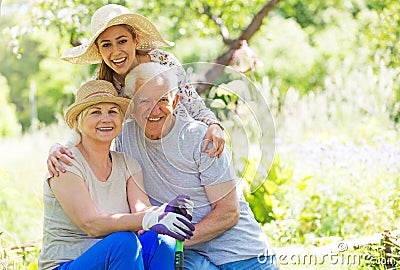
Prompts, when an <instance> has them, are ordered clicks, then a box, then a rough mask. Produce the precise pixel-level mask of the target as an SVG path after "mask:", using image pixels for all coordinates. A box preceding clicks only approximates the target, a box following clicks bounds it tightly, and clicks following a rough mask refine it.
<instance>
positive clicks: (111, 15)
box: [61, 4, 174, 64]
mask: <svg viewBox="0 0 400 270" xmlns="http://www.w3.org/2000/svg"><path fill="white" fill-rule="evenodd" d="M119 24H126V25H130V26H132V27H133V29H134V30H135V32H136V34H137V35H138V36H139V39H138V44H137V46H136V49H142V50H149V49H153V48H156V47H159V46H173V45H174V43H173V42H170V41H167V40H165V39H164V38H163V37H162V36H161V34H160V32H159V31H158V29H157V28H156V26H155V25H154V24H153V23H152V22H150V21H149V20H148V19H147V18H146V17H144V16H142V15H139V14H136V13H132V12H131V11H130V10H129V9H127V8H126V7H124V6H120V5H116V4H109V5H105V6H103V7H101V8H99V9H98V10H96V12H95V13H94V14H93V17H92V22H91V28H92V37H91V38H90V39H89V40H88V41H87V42H85V43H84V44H82V45H80V46H77V47H73V48H70V49H68V50H66V51H65V52H64V53H63V55H62V56H61V59H63V60H65V61H68V62H71V63H73V64H97V63H100V62H101V61H102V58H101V55H100V53H99V51H98V49H97V47H96V44H95V43H94V42H95V41H96V39H97V37H98V36H99V35H100V34H101V33H102V32H103V31H104V30H106V29H107V28H108V27H110V26H114V25H119Z"/></svg>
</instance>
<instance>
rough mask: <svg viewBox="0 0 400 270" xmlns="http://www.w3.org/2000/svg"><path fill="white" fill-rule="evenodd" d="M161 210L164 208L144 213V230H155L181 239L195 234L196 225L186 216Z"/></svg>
mask: <svg viewBox="0 0 400 270" xmlns="http://www.w3.org/2000/svg"><path fill="white" fill-rule="evenodd" d="M160 210H162V209H158V210H153V211H149V212H147V213H146V214H145V215H144V217H143V220H142V227H143V229H144V230H153V231H155V232H156V233H159V234H165V235H168V236H171V237H173V238H175V239H177V240H181V241H184V240H185V239H190V237H192V236H193V231H194V225H193V224H192V223H190V221H189V220H188V219H187V218H186V217H184V216H182V215H180V214H176V213H171V212H164V211H163V212H162V213H161V211H160Z"/></svg>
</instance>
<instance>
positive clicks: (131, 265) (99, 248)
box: [55, 231, 175, 270]
mask: <svg viewBox="0 0 400 270" xmlns="http://www.w3.org/2000/svg"><path fill="white" fill-rule="evenodd" d="M174 254H175V239H173V238H171V237H168V236H164V235H158V234H157V233H155V232H153V231H147V232H146V233H144V234H142V235H139V236H136V235H135V234H134V233H131V232H116V233H112V234H110V235H108V236H107V237H105V238H104V239H102V240H101V241H99V242H97V243H96V244H95V245H93V246H92V247H91V248H89V249H88V250H87V251H86V252H84V253H83V254H82V255H81V256H79V257H78V258H76V259H75V260H73V261H68V262H63V263H61V264H60V266H59V267H58V268H55V269H58V270H82V269H85V270H129V269H132V270H142V269H146V270H156V269H171V270H173V269H174Z"/></svg>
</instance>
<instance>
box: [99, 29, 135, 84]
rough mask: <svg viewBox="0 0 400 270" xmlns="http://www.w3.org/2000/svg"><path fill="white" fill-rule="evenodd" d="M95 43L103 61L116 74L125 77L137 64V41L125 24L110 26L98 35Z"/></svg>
mask: <svg viewBox="0 0 400 270" xmlns="http://www.w3.org/2000/svg"><path fill="white" fill-rule="evenodd" d="M96 44H97V47H98V49H99V52H100V54H101V57H102V58H103V60H104V62H105V63H106V64H107V66H109V67H110V68H111V69H113V70H114V71H115V72H116V73H117V74H118V75H121V76H123V77H125V75H126V74H127V73H128V72H129V71H130V70H131V69H132V68H133V67H135V66H136V65H137V60H136V44H137V42H136V39H135V38H134V37H133V34H132V32H131V31H129V29H128V28H127V26H125V25H114V26H110V27H109V28H107V29H106V30H104V32H103V33H101V34H100V35H99V37H98V38H97V40H96Z"/></svg>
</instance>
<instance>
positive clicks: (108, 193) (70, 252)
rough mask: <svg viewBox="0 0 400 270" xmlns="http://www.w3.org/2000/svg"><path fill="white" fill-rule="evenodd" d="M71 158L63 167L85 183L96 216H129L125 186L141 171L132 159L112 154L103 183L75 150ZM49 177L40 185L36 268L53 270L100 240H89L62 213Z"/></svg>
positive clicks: (120, 154)
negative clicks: (41, 206) (41, 212)
mask: <svg viewBox="0 0 400 270" xmlns="http://www.w3.org/2000/svg"><path fill="white" fill-rule="evenodd" d="M70 150H71V152H72V153H73V154H74V155H75V159H74V160H73V165H72V166H67V165H65V164H63V165H64V167H65V168H66V170H67V171H69V172H71V173H73V174H76V175H77V176H79V177H80V178H82V181H84V182H85V184H86V186H87V188H88V190H89V193H90V195H91V197H92V199H93V202H94V204H95V206H96V208H97V211H99V212H100V213H109V214H114V213H130V209H129V204H128V200H127V194H126V183H127V180H128V179H129V177H130V176H131V175H134V174H135V173H137V172H139V171H140V170H141V167H140V165H139V164H138V162H137V161H136V160H135V159H132V158H128V157H126V156H124V155H123V154H122V153H117V152H111V153H112V170H111V174H110V176H109V178H108V179H107V181H105V182H101V181H99V180H98V179H97V178H96V176H95V175H94V173H93V171H92V170H91V168H90V166H89V164H88V163H87V162H86V160H85V158H84V157H83V156H82V154H81V153H80V151H79V150H78V148H76V147H73V148H71V149H70ZM49 179H50V177H49V175H47V176H46V178H45V181H44V185H43V204H44V224H43V246H42V251H41V254H40V257H39V269H53V268H55V267H57V266H58V265H59V264H60V263H61V262H65V261H70V260H74V259H76V258H77V257H79V256H80V255H81V254H82V253H84V252H85V251H86V250H88V249H89V248H90V247H91V246H93V245H94V244H95V243H97V242H98V241H100V240H101V239H100V238H97V239H94V238H89V237H88V236H87V235H86V234H85V233H84V232H83V231H81V230H80V229H79V228H78V227H77V226H75V224H74V223H73V222H72V221H71V219H70V218H69V217H68V216H67V214H66V213H65V212H64V210H63V208H62V207H61V205H60V203H59V202H58V200H57V198H56V197H55V196H54V193H53V191H52V190H51V188H50V187H49V184H48V180H49Z"/></svg>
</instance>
